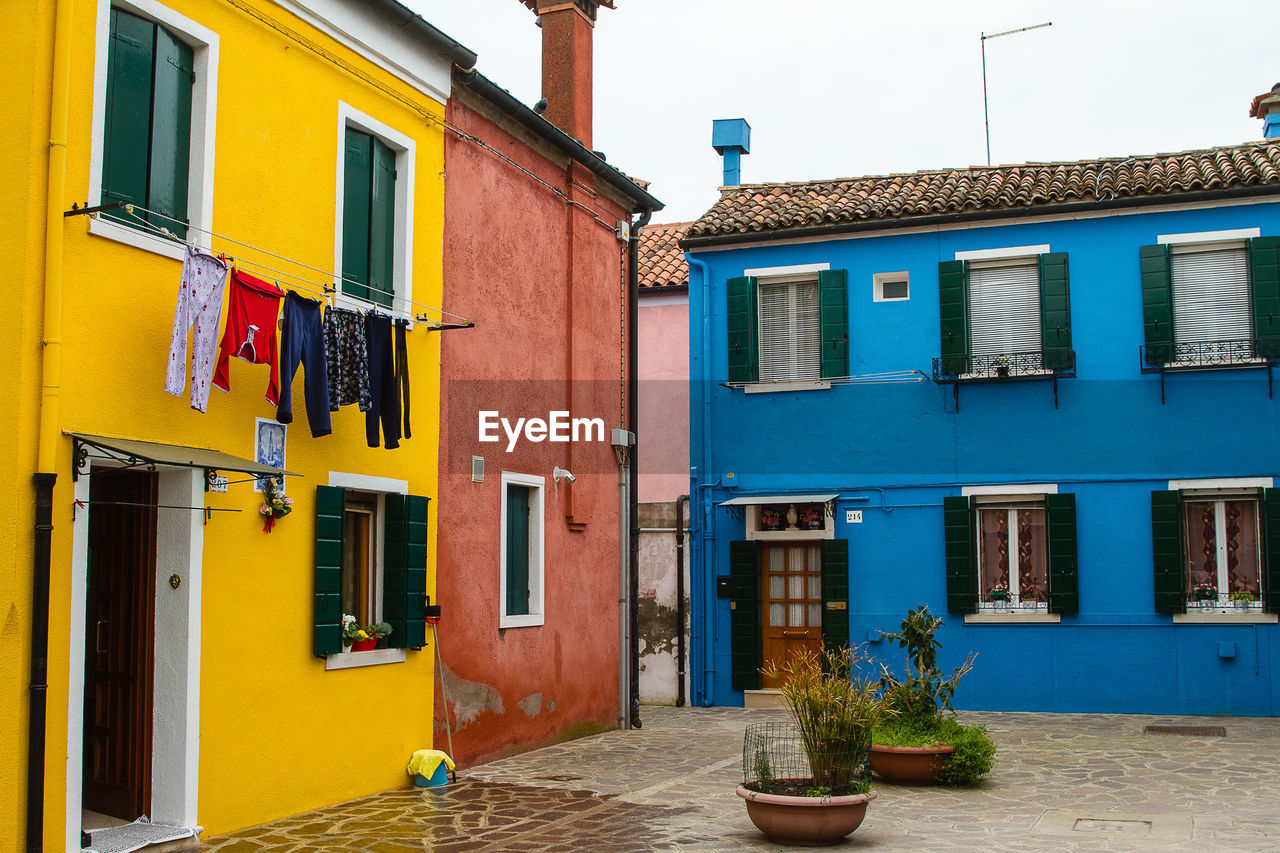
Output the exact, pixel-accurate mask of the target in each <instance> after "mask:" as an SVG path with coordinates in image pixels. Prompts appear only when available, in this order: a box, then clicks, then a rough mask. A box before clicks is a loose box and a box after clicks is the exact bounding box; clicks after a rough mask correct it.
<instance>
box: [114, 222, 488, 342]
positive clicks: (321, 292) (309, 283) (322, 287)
mask: <svg viewBox="0 0 1280 853" xmlns="http://www.w3.org/2000/svg"><path fill="white" fill-rule="evenodd" d="M121 209H122V210H123V211H124V212H125V213H126V214H128V215H129V216H130V217H132V218H133V221H134V222H136V223H137V224H138V225H140V226H142V227H143V228H145V229H146V230H148V231H149V232H151V233H153V234H156V235H157V236H160V237H164V238H166V239H169V240H174V241H177V242H181V243H186V244H187V245H191V246H195V245H196V244H195V243H193V242H192V241H190V240H182V239H181V238H180V237H178V235H176V234H174V233H173V232H172V231H171V230H169V229H168V228H165V227H164V226H161V225H157V224H156V223H154V222H148V221H147V220H146V219H143V218H142V217H141V216H139V215H138V214H137V212H136V211H142V212H143V213H147V214H150V215H152V216H158V217H160V218H161V219H165V220H168V221H169V222H172V223H174V224H175V225H182V226H184V227H186V228H189V229H191V230H193V231H199V232H200V233H202V234H208V235H209V236H210V237H217V238H218V239H219V240H224V241H226V242H228V243H234V244H235V245H237V246H242V247H244V248H246V249H250V250H252V251H254V252H259V253H261V254H263V255H267V256H269V257H273V258H279V259H280V260H282V261H285V262H287V263H290V264H294V265H296V266H299V267H302V268H303V269H308V270H311V271H313V272H318V273H320V274H321V275H324V276H326V277H331V278H333V279H334V280H337V281H344V282H347V283H348V284H354V285H358V286H361V287H366V288H368V289H369V290H375V291H378V292H379V293H387V291H385V290H382V289H381V288H376V287H373V286H372V285H365V284H363V283H361V282H358V281H354V280H353V279H350V278H346V277H345V276H340V275H338V274H337V273H334V272H331V271H329V270H325V269H321V268H319V267H313V266H311V265H310V264H305V263H303V262H302V261H297V260H294V259H293V258H290V257H286V256H285V255H280V254H277V253H275V252H272V251H269V250H267V249H263V248H261V247H259V246H255V245H253V244H252V243H245V242H244V241H242V240H236V239H235V238H233V237H228V236H227V235H225V234H219V233H218V232H216V231H211V230H209V229H207V228H200V227H199V226H196V225H191V224H189V223H186V222H184V221H182V220H181V219H177V218H175V217H172V216H169V215H168V214H164V213H160V212H159V211H155V210H150V209H148V208H145V207H143V206H141V205H137V204H126V205H124V206H123V207H122V208H121ZM197 248H198V247H197ZM235 260H236V262H237V263H241V264H245V265H248V266H253V267H256V268H258V269H262V270H266V271H268V272H271V273H274V274H276V275H279V276H281V277H284V278H287V279H289V280H290V282H291V283H292V284H294V286H295V287H297V288H298V289H299V290H305V291H307V292H309V293H314V294H316V295H318V296H320V297H322V298H324V299H328V298H329V297H331V296H332V295H333V294H334V293H335V292H336V289H335V288H334V286H333V285H332V284H328V283H322V282H316V281H313V280H311V279H308V278H303V277H301V276H299V275H297V274H296V273H289V272H285V271H283V270H279V269H276V268H274V267H271V266H268V265H266V264H263V263H260V262H258V261H253V260H250V259H247V258H243V257H236V258H235ZM388 295H390V296H391V297H392V298H393V299H399V300H400V301H401V302H404V303H407V304H408V305H411V306H416V307H418V308H422V309H424V310H425V311H434V312H436V313H437V314H439V315H440V316H441V317H442V318H443V317H452V318H453V319H455V320H457V321H459V323H460V324H461V325H467V326H470V325H472V323H471V321H470V320H468V319H467V318H466V317H462V316H459V315H458V314H454V313H453V312H451V311H446V310H444V309H443V308H437V307H435V306H433V305H427V304H426V303H424V302H418V301H416V300H413V299H405V298H404V297H397V296H396V295H395V294H394V293H391V294H388ZM343 296H344V297H345V298H348V299H353V300H357V301H360V302H367V303H369V305H370V306H371V307H374V308H385V306H383V305H381V304H380V303H378V302H376V301H374V300H372V299H368V298H365V297H361V296H353V295H351V294H349V293H344V294H343ZM418 319H420V320H422V321H424V322H434V321H431V320H429V319H428V318H427V317H425V316H423V317H419V318H418Z"/></svg>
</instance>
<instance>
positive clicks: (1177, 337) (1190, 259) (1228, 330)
mask: <svg viewBox="0 0 1280 853" xmlns="http://www.w3.org/2000/svg"><path fill="white" fill-rule="evenodd" d="M1171 258H1172V262H1173V332H1174V341H1175V342H1176V343H1180V344H1188V343H1200V342H1204V341H1238V340H1246V339H1248V338H1250V337H1252V336H1253V334H1252V331H1251V330H1250V328H1249V258H1248V255H1247V253H1246V251H1245V247H1244V246H1233V247H1229V248H1215V249H1209V250H1205V249H1203V248H1201V249H1199V250H1191V249H1176V248H1175V249H1174V250H1173V252H1172V255H1171Z"/></svg>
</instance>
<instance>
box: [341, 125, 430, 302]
mask: <svg viewBox="0 0 1280 853" xmlns="http://www.w3.org/2000/svg"><path fill="white" fill-rule="evenodd" d="M347 128H353V129H355V130H359V131H360V132H362V133H367V134H370V135H371V136H374V137H377V138H378V139H379V140H380V141H381V142H382V143H383V144H385V145H386V146H387V147H388V148H390V149H391V150H392V151H394V152H395V154H396V197H395V205H396V214H395V215H396V221H395V229H394V235H393V238H392V239H393V244H394V255H393V256H392V269H391V279H392V290H393V291H394V293H393V294H392V297H391V305H390V306H389V307H387V306H382V305H378V304H375V303H372V302H370V301H368V300H365V299H358V298H356V297H353V296H350V295H349V294H347V293H344V292H343V289H342V284H343V283H342V218H343V217H342V211H343V202H344V198H345V193H346V180H345V178H346V171H347V169H346V165H347V161H346V145H347ZM337 141H338V144H337V174H338V184H337V197H336V200H335V204H336V206H335V207H334V227H333V269H334V274H333V276H334V277H333V286H334V288H335V293H334V295H333V304H334V305H337V306H338V307H341V308H350V309H352V310H365V309H368V308H373V307H376V308H378V309H379V310H382V311H388V312H389V313H390V314H392V315H393V316H396V317H400V318H404V319H407V320H410V321H412V320H413V315H414V310H413V239H412V238H413V233H414V231H413V196H414V193H413V188H414V186H415V181H414V163H415V161H416V159H417V157H416V151H417V142H416V141H415V140H414V139H413V137H411V136H409V135H407V134H405V133H401V132H400V131H398V130H396V129H395V128H393V127H391V126H390V125H388V124H385V123H383V122H381V121H379V120H378V119H376V118H374V117H373V116H371V115H369V114H367V113H363V112H361V111H360V110H357V109H356V108H355V107H353V106H351V105H350V104H348V103H346V102H345V101H338V140H337Z"/></svg>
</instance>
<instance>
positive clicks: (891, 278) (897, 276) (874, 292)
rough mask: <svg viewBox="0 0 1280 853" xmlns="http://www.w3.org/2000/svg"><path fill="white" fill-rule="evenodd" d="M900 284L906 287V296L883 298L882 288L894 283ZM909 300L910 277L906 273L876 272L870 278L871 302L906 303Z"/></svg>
mask: <svg viewBox="0 0 1280 853" xmlns="http://www.w3.org/2000/svg"><path fill="white" fill-rule="evenodd" d="M899 281H900V282H902V283H903V284H905V285H906V286H907V295H906V296H885V295H884V286H885V285H886V284H892V283H894V282H899ZM910 299H911V276H910V275H908V274H907V273H906V272H878V273H873V274H872V276H871V301H872V302H908V301H910Z"/></svg>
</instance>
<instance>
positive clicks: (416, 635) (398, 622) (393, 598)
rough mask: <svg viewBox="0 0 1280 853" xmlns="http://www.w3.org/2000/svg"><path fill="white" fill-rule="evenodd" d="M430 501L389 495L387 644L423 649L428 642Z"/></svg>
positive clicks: (386, 529) (384, 600) (385, 572)
mask: <svg viewBox="0 0 1280 853" xmlns="http://www.w3.org/2000/svg"><path fill="white" fill-rule="evenodd" d="M427 501H428V498H425V497H421V496H418V495H386V496H385V497H384V498H383V508H384V511H385V519H384V535H385V537H386V539H385V541H386V545H385V550H384V552H383V563H382V618H383V620H384V621H386V622H388V623H390V624H391V636H390V637H388V638H387V645H388V646H389V647H391V648H393V649H420V648H422V646H423V644H424V643H425V642H426V610H425V607H426V594H427Z"/></svg>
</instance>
